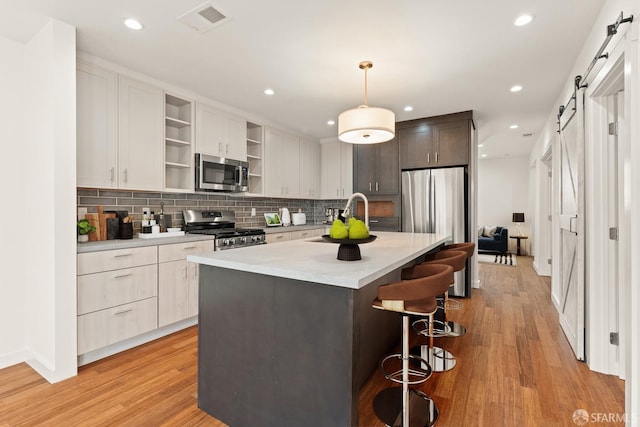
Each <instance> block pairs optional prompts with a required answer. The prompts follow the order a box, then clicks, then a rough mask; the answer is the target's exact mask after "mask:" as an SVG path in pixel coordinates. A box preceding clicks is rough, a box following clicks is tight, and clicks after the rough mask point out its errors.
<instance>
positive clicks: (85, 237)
mask: <svg viewBox="0 0 640 427" xmlns="http://www.w3.org/2000/svg"><path fill="white" fill-rule="evenodd" d="M92 231H96V228H95V227H94V226H93V225H91V223H90V222H89V220H88V219H86V218H82V219H81V220H79V221H78V242H79V243H83V242H88V241H89V233H91V232H92Z"/></svg>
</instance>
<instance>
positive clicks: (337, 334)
mask: <svg viewBox="0 0 640 427" xmlns="http://www.w3.org/2000/svg"><path fill="white" fill-rule="evenodd" d="M398 276H399V272H394V273H391V274H389V275H387V276H385V277H383V278H381V279H378V280H376V281H375V282H373V283H371V284H370V285H367V286H365V287H364V288H362V289H349V288H341V287H338V286H328V285H324V284H317V283H309V282H300V281H297V280H292V279H284V278H280V277H273V276H264V275H259V274H254V273H247V272H243V271H235V270H227V269H224V268H219V267H210V266H206V265H202V266H200V277H201V279H200V280H201V286H200V319H199V321H200V322H199V323H200V326H199V337H198V352H199V354H198V406H199V407H200V409H202V410H204V411H206V412H207V413H209V414H211V415H213V416H214V417H215V418H217V419H219V420H220V421H223V422H225V423H227V424H229V425H230V426H233V427H235V426H356V425H358V396H359V390H360V387H361V386H362V385H363V384H364V382H365V381H366V380H367V378H369V376H370V375H371V373H372V372H373V370H374V369H377V367H378V363H379V361H380V359H381V357H382V356H383V355H385V354H387V353H388V350H389V349H390V348H391V347H392V346H393V345H394V344H395V343H396V342H397V341H398V339H399V332H398V331H399V329H400V317H399V316H397V315H395V314H393V313H388V312H382V311H380V310H373V309H371V302H372V301H373V299H374V298H375V295H376V292H377V288H378V285H380V284H383V283H389V282H390V281H392V280H397V279H398V278H399V277H398ZM209 283H215V286H210V285H207V284H209Z"/></svg>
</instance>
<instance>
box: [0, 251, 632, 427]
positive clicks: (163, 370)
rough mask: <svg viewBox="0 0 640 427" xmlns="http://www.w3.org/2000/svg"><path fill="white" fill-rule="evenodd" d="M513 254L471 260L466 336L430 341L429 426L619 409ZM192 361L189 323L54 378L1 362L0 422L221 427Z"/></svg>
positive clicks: (372, 384) (540, 422)
mask: <svg viewBox="0 0 640 427" xmlns="http://www.w3.org/2000/svg"><path fill="white" fill-rule="evenodd" d="M518 261H519V265H518V267H515V268H514V267H504V266H494V265H488V264H480V276H481V281H482V285H483V287H482V289H477V290H474V294H473V298H472V299H470V300H463V302H464V304H465V306H464V308H463V309H462V310H459V311H457V312H454V313H452V316H451V318H452V319H453V320H457V321H459V322H460V323H462V324H464V325H466V326H467V327H468V329H469V332H468V333H467V334H466V335H465V336H464V337H461V338H455V339H452V338H448V339H440V340H439V341H438V342H439V345H441V346H442V347H445V348H446V349H448V350H449V351H451V352H452V353H453V354H455V355H456V356H457V357H458V366H456V367H455V368H454V369H453V370H451V371H449V372H443V373H434V374H433V376H432V377H431V378H430V379H429V380H428V381H427V382H426V383H425V384H422V385H421V386H420V389H421V390H423V391H425V392H426V393H427V394H429V395H430V396H431V397H432V398H433V399H434V400H435V401H436V403H437V405H438V407H439V408H440V418H439V420H438V423H437V425H438V426H452V427H459V426H488V427H489V426H491V427H494V426H575V425H576V424H575V423H574V422H573V421H572V418H571V417H572V414H573V412H574V411H575V410H576V409H579V408H583V409H586V410H587V411H588V412H590V413H596V412H599V413H616V414H622V413H623V412H624V383H623V382H622V381H620V380H619V379H616V378H615V377H612V376H606V375H601V374H596V373H593V372H591V371H589V369H588V368H587V365H586V364H584V363H581V362H578V361H576V360H575V358H574V356H573V353H572V352H571V349H570V347H569V344H568V343H567V341H566V339H565V337H564V335H563V333H562V331H561V329H560V327H559V325H558V321H557V317H558V316H557V313H556V311H555V309H554V308H553V306H552V304H551V302H550V295H549V292H550V290H549V288H550V281H549V280H548V279H545V278H539V277H538V276H537V275H536V274H535V273H534V271H533V269H532V267H531V259H530V258H527V257H519V258H518ZM196 358H197V329H196V328H195V327H193V328H189V329H187V330H184V331H181V332H178V333H176V334H173V335H171V336H169V337H166V338H163V339H160V340H157V341H154V342H152V343H149V344H147V345H144V346H141V347H138V348H135V349H133V350H130V351H127V352H124V353H121V354H119V355H116V356H113V357H110V358H107V359H103V360H101V361H98V362H95V363H93V364H90V365H87V366H84V367H82V368H80V372H79V375H78V376H77V377H74V378H71V379H69V380H66V381H63V382H61V383H58V384H53V385H52V384H49V383H47V382H46V381H45V380H43V379H42V378H41V377H40V376H38V375H37V374H36V373H34V372H33V371H32V370H31V369H30V368H29V367H28V366H27V365H25V364H19V365H16V366H13V367H10V368H6V369H3V370H0V426H3V427H4V426H36V425H37V426H41V425H44V426H47V425H50V426H98V425H109V426H115V425H126V426H160V425H167V426H169V425H170V426H199V425H202V426H205V425H206V426H223V425H224V424H223V423H221V422H219V421H217V420H215V419H213V418H212V417H210V416H209V415H207V414H205V413H204V412H202V411H200V410H198V408H197V404H196ZM388 385H389V384H388V382H387V381H386V380H384V378H383V377H382V375H381V374H380V373H379V372H378V371H376V372H375V373H374V374H373V375H372V377H371V378H370V380H369V381H368V382H367V383H366V384H365V386H364V387H363V389H362V392H361V397H360V402H361V404H360V423H359V424H360V425H361V426H381V425H383V424H382V423H381V422H380V421H379V420H377V419H376V417H375V415H374V414H373V410H372V408H371V401H372V400H373V396H375V394H376V393H377V392H378V391H379V390H382V389H384V388H386V387H387V386H388ZM590 425H592V424H590ZM606 425H607V426H615V425H616V424H615V423H607V424H606ZM619 425H622V424H619ZM256 427H259V426H256ZM307 427H312V426H307ZM332 427H333V426H332ZM338 427H339V426H338Z"/></svg>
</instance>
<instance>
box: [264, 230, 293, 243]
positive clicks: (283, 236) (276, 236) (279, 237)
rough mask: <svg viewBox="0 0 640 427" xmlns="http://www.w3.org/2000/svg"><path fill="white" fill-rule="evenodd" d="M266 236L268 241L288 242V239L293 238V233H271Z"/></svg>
mask: <svg viewBox="0 0 640 427" xmlns="http://www.w3.org/2000/svg"><path fill="white" fill-rule="evenodd" d="M265 237H266V239H267V243H279V242H286V241H287V240H291V233H289V232H285V233H269V234H267V235H266V236H265Z"/></svg>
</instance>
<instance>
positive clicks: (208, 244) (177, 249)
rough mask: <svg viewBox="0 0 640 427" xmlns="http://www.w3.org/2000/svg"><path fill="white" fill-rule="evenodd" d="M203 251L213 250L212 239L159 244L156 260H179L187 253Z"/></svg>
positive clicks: (185, 256) (184, 257)
mask: <svg viewBox="0 0 640 427" xmlns="http://www.w3.org/2000/svg"><path fill="white" fill-rule="evenodd" d="M203 252H213V240H206V241H200V242H187V243H174V244H171V245H161V246H159V247H158V262H168V261H181V260H183V259H186V258H187V255H191V254H197V253H203Z"/></svg>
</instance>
